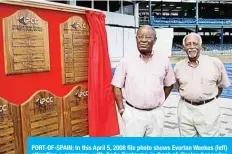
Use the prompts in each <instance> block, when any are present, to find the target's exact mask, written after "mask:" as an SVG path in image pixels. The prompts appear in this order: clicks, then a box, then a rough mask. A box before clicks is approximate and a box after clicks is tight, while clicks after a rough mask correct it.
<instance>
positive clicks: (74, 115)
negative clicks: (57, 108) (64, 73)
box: [63, 85, 89, 136]
mask: <svg viewBox="0 0 232 154" xmlns="http://www.w3.org/2000/svg"><path fill="white" fill-rule="evenodd" d="M63 102H64V125H65V128H64V134H65V136H86V135H88V134H89V125H88V90H87V86H82V85H81V86H76V87H74V88H73V89H72V90H71V92H70V93H69V94H68V95H67V96H65V97H64V98H63Z"/></svg>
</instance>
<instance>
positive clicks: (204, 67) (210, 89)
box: [174, 33, 230, 137]
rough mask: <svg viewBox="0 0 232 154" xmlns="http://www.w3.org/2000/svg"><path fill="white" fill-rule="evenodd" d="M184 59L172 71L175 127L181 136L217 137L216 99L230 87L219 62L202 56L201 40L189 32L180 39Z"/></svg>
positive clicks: (217, 112) (218, 124)
mask: <svg viewBox="0 0 232 154" xmlns="http://www.w3.org/2000/svg"><path fill="white" fill-rule="evenodd" d="M183 46H184V51H185V52H186V54H187V56H188V58H187V59H184V60H182V61H180V62H179V63H177V64H176V66H175V68H174V72H175V76H176V81H177V84H178V85H177V86H178V87H179V88H178V89H179V93H180V97H181V99H180V101H179V106H178V124H179V132H180V135H181V136H185V137H190V136H205V137H211V136H219V135H220V128H221V121H220V108H219V106H218V103H219V100H218V97H219V96H220V94H221V93H222V90H223V88H225V87H228V86H229V85H230V81H229V78H228V75H227V73H226V70H225V67H224V65H223V63H222V62H221V61H220V60H219V59H217V58H214V57H209V56H206V55H202V54H201V51H202V39H201V36H200V35H198V34H196V33H190V34H188V35H186V36H185V37H184V39H183Z"/></svg>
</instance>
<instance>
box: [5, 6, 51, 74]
mask: <svg viewBox="0 0 232 154" xmlns="http://www.w3.org/2000/svg"><path fill="white" fill-rule="evenodd" d="M3 35H4V42H7V43H4V58H5V72H6V74H7V75H11V74H24V73H33V72H46V71H50V56H49V42H48V41H49V39H48V23H47V22H46V21H44V20H42V19H41V18H40V17H39V16H37V15H36V14H35V13H34V12H32V11H30V10H19V11H17V12H16V13H14V14H13V15H11V16H9V17H7V18H4V19H3Z"/></svg>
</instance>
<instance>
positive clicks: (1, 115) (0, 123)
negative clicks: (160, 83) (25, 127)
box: [0, 98, 23, 154]
mask: <svg viewBox="0 0 232 154" xmlns="http://www.w3.org/2000/svg"><path fill="white" fill-rule="evenodd" d="M0 153H1V154H6V153H7V154H8V153H14V154H22V153H23V149H22V136H21V122H20V110H19V106H18V105H15V104H12V103H9V102H8V101H6V100H4V99H2V98H0Z"/></svg>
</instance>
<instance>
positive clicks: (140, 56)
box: [139, 50, 154, 60]
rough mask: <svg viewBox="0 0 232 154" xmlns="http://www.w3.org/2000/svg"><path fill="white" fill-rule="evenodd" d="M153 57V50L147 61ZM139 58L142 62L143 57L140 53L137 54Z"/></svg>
mask: <svg viewBox="0 0 232 154" xmlns="http://www.w3.org/2000/svg"><path fill="white" fill-rule="evenodd" d="M153 55H154V50H152V52H151V56H150V57H149V60H150V59H151V58H152V57H153ZM139 58H141V59H142V60H144V58H143V55H142V54H141V53H139Z"/></svg>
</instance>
